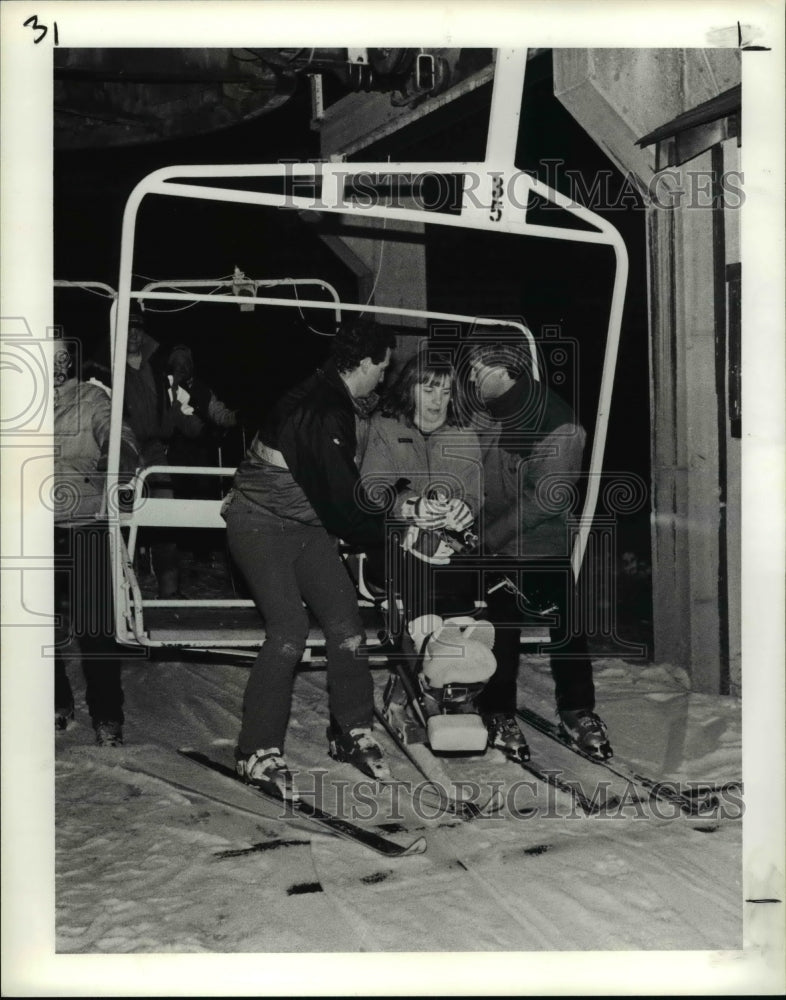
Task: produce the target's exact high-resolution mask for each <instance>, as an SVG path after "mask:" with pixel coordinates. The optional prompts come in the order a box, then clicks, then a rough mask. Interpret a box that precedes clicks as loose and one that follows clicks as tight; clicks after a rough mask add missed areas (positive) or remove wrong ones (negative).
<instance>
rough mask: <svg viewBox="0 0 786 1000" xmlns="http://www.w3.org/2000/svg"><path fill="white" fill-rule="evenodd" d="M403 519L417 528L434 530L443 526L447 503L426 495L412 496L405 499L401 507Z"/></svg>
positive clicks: (446, 513)
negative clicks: (430, 498)
mask: <svg viewBox="0 0 786 1000" xmlns="http://www.w3.org/2000/svg"><path fill="white" fill-rule="evenodd" d="M401 515H402V517H403V518H404V520H405V521H411V522H412V523H413V524H414V525H416V526H417V527H418V528H424V529H425V530H426V531H434V530H436V529H437V528H444V527H445V523H446V521H447V518H448V504H447V502H446V501H445V500H429V499H428V498H427V497H413V498H412V499H411V500H405V501H404V503H403V505H402V507H401Z"/></svg>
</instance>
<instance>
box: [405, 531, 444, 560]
mask: <svg viewBox="0 0 786 1000" xmlns="http://www.w3.org/2000/svg"><path fill="white" fill-rule="evenodd" d="M401 548H402V549H403V550H404V551H405V552H409V553H410V555H413V556H414V557H415V558H416V559H420V560H422V561H423V562H427V563H432V564H433V565H435V566H447V565H448V563H449V562H450V557H451V556H452V555H453V549H452V548H451V546H450V545H449V544H448V542H447V541H446V540H445V539H444V538H443V537H442V533H441V532H439V531H422V530H421V529H420V528H418V527H417V525H414V524H411V525H410V526H409V527H408V528H407V530H406V532H405V533H404V538H403V540H402V542H401Z"/></svg>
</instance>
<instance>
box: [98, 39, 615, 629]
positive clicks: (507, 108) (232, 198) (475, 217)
mask: <svg viewBox="0 0 786 1000" xmlns="http://www.w3.org/2000/svg"><path fill="white" fill-rule="evenodd" d="M526 56H527V53H526V50H525V49H499V50H497V53H496V61H495V69H494V82H493V89H492V98H491V112H490V118H489V129H488V139H487V144H486V157H485V159H484V160H483V161H480V162H449V161H447V162H444V161H438V162H431V163H424V162H415V163H406V162H398V163H389V162H387V163H373V162H372V163H344V162H328V163H295V164H292V163H287V164H281V163H275V164H265V163H263V164H230V165H226V164H216V165H199V166H193V165H187V166H172V167H165V168H162V169H160V170H156V171H154V172H153V173H151V174H148V175H147V177H145V178H143V179H142V180H141V181H140V182H139V184H137V186H136V187H135V188H134V190H133V191H132V192H131V195H130V196H129V198H128V201H127V203H126V207H125V212H124V215H123V226H122V236H121V248H120V272H119V282H118V299H117V325H116V337H115V350H116V353H117V356H116V357H115V358H114V359H113V367H114V379H113V381H114V391H113V393H112V408H113V412H112V427H111V433H110V445H109V458H108V470H109V477H108V487H109V488H110V489H111V488H112V485H113V478H114V479H116V477H117V475H118V470H119V459H120V440H121V439H120V430H121V419H122V401H123V391H124V387H125V368H126V354H127V336H128V318H129V310H130V304H131V300H132V299H140V298H145V299H154V300H155V299H160V300H173V299H180V300H182V298H183V296H184V294H188V293H182V292H180V293H176V292H162V291H151V290H148V291H133V290H132V287H131V286H132V277H133V257H134V241H135V236H136V224H137V215H138V212H139V208H140V205H141V203H142V201H143V199H144V198H145V197H146V196H147V195H150V194H157V195H163V196H168V197H175V198H190V199H198V200H206V201H224V202H228V203H232V204H245V205H256V206H261V207H272V208H279V209H285V210H287V209H288V210H295V211H298V210H309V209H310V210H313V209H314V208H315V205H314V195H313V193H310V194H309V195H307V196H303V195H299V194H296V193H287V192H284V193H272V194H271V193H263V192H257V191H245V190H242V189H235V188H231V187H212V186H209V185H207V184H205V185H200V184H197V183H193V181H197V180H200V179H203V180H208V179H210V180H216V179H220V178H226V179H227V180H228V181H229V180H230V179H232V178H241V177H245V178H264V177H270V178H273V177H281V178H289V179H291V180H292V181H293V182H295V181H300V182H301V184H302V185H303V187H304V188H305V187H307V186H308V189H309V191H311V192H313V189H314V185H315V184H316V183H317V182H319V183H320V184H321V192H320V196H319V206H318V208H319V211H320V212H321V213H335V214H337V215H341V216H345V217H346V216H352V215H356V216H362V217H363V218H365V219H369V218H377V219H380V220H383V221H384V220H387V221H389V222H396V221H404V222H418V223H426V224H429V225H444V226H453V227H457V228H460V229H477V230H482V231H485V232H498V233H509V234H512V235H520V236H539V237H542V238H544V239H558V240H567V241H570V242H574V243H591V244H599V245H601V246H608V247H611V248H612V249H613V251H614V257H615V271H614V284H613V289H612V297H611V308H610V311H609V324H608V333H607V337H606V348H605V353H604V362H603V373H602V377H601V385H600V393H599V399H598V412H597V417H596V421H595V430H594V434H593V440H592V451H591V455H590V463H589V476H588V485H587V491H586V495H585V501H584V506H583V509H582V512H581V515H580V518H579V530H578V532H577V535H576V539H575V543H574V547H573V552H572V568H573V572H574V574H575V575H576V576H577V575H578V572H579V570H580V568H581V564H582V561H583V558H584V552H585V549H586V545H587V538H588V536H589V531H590V528H591V526H592V520H593V517H594V512H595V507H596V505H597V499H598V491H599V485H600V472H601V469H602V465H603V454H604V451H605V445H606V435H607V428H608V415H609V408H610V403H611V394H612V387H613V381H614V372H615V368H616V362H617V352H618V347H619V339H620V331H621V325H622V310H623V304H624V299H625V290H626V286H627V280H628V254H627V250H626V247H625V243H624V240H623V239H622V236H621V234H620V233H619V232H618V230H617V229H615V227H614V226H612V225H611V224H610V223H609V222H607V221H606V220H605V219H603V218H602V217H600V216H598V215H596V214H595V213H594V212H592V211H591V210H590V209H587V208H585V207H583V206H581V205H577V204H575V203H574V202H573V201H571V200H570V199H569V198H567V197H566V196H564V195H562V194H561V193H560V192H558V191H555V190H553V189H552V188H549V187H547V186H546V185H544V184H542V183H541V182H540V181H538V180H537V179H536V178H535V177H532V176H530V175H526V174H524V173H522V172H521V171H520V170H518V169H517V168H516V166H515V147H516V141H517V136H518V126H519V119H520V116H521V102H522V95H523V92H524V74H525V68H526V62H527V59H526ZM376 174H380V175H383V176H384V177H385V178H392V177H395V176H396V175H399V176H401V178H402V179H411V178H412V177H413V176H421V177H422V176H424V175H462V204H461V210H460V212H459V213H458V214H454V213H449V212H443V211H431V210H426V209H418V208H409V207H395V206H390V205H384V204H377V203H373V202H372V203H371V204H358V203H357V202H354V201H353V200H352V198H351V197H350V196H347V195H346V194H345V192H346V191H347V189H348V185H349V184H350V183H351V181H352V180H353V179H354V178H363V179H365V180H366V182H367V181H368V178H369V177H371V176H373V175H376ZM467 178H474V179H476V180H477V182H478V183H477V185H475V186H469V185H468V184H467ZM179 181H181V182H182V181H185V182H186V183H180V182H179ZM512 183H516V184H517V185H518V186H519V187H518V197H517V198H516V201H515V204H513V203H512V200H511V198H510V185H511V184H512ZM522 191H523V197H522ZM530 194H533V195H537V196H539V197H541V198H543V199H545V200H546V201H548V202H550V203H552V204H554V205H557V206H558V207H560V208H562V209H564V210H565V211H567V212H569V213H570V214H572V215H573V216H575V217H576V218H577V219H578V220H579V221H580V222H581V223H583V224H585V225H588V226H590V227H592V228H590V229H572V228H566V227H558V226H543V225H537V224H532V223H529V222H528V221H527V201H528V196H529V195H530ZM178 284H179V285H182V282H178ZM189 298H191V299H192V300H193V301H210V302H229V303H232V304H235V305H237V302H238V299H237V297H236V296H234V295H226V296H224V295H197V294H196V293H193V294H189ZM243 299H244V301H245V302H248V303H251V302H254V303H258V304H260V305H274V306H287V305H291V306H295V307H300V308H302V307H308V308H312V307H313V308H317V309H319V308H333V306H331V305H329V304H327V303H324V302H317V301H303V300H300V301H297V302H295V301H290V300H285V299H274V298H270V297H267V298H265V297H260V296H244V297H243ZM340 308H341V310H342V312H343V311H346V312H367V313H375V314H384V315H398V316H411V317H416V318H426V319H429V318H431V319H448V320H457V321H463V322H467V321H469V322H475V323H477V322H478V318H477V317H466V316H458V315H455V314H447V313H435V312H428V311H425V310H415V309H397V308H392V307H383V306H371V305H358V304H351V303H343V302H342V303H340ZM485 322H487V323H490V324H493V323H494V322H495V321H493V320H486V321H485ZM497 322H499V323H500V325H502V321H497ZM504 325H505V326H507V327H508V328H509V327H510V323H505V324H504ZM521 329H522V332H524V333H525V335H526V334H527V333H528V331H524V328H523V327H522V328H521ZM533 349H534V348H533ZM122 523H123V517H122V515H121V516H120V518H119V519H115V520H114V523H113V525H112V528H111V530H110V539H111V543H112V549H113V560H112V562H113V586H114V602H115V612H116V622H117V626H116V627H117V637H118V640H119V641H121V642H130V643H133V644H137V643H138V641H139V637H138V636H136V637H134V635H133V634H132V633H130V632H128V630H127V628H126V626H125V608H124V607H123V603H122V595H123V588H124V587H125V586H127V584H126V583H125V582H124V578H123V566H122V565H121V559H120V558H117V557H115V555H114V553H116V554H118V555H119V554H120V553H121V552H122V539H121V537H120V527H121V525H122ZM135 596H139V595H135ZM228 645H231V642H230V643H228Z"/></svg>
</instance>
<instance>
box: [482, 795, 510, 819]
mask: <svg viewBox="0 0 786 1000" xmlns="http://www.w3.org/2000/svg"><path fill="white" fill-rule="evenodd" d="M504 805H505V796H504V795H503V794H502V792H501V791H499V789H497V790H496V791H494V792H493V793H492V795H491V798H490V799H489V800H488V802H487V803H486V804H485V805H484V806H482V807H481V810H480V815H481V816H493V815H494V814H495V813H498V812H499V811H500V810H501V809H502V807H503V806H504Z"/></svg>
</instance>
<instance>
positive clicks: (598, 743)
mask: <svg viewBox="0 0 786 1000" xmlns="http://www.w3.org/2000/svg"><path fill="white" fill-rule="evenodd" d="M559 718H560V729H561V730H562V732H563V733H564V734H565V735H566V736H567V737H568V739H570V740H571V741H572V742H573V743H574V745H575V746H576V748H577V749H578V750H580V751H581V752H582V753H585V754H588V755H589V756H590V757H597V758H598V760H609V758H610V757H613V756H614V751H613V750H612V749H611V744H610V743H609V740H608V736H607V735H606V723H605V722H604V721H603V719H601V718H600V716H598V715H596V714H595V713H594V712H592V711H590V710H589V709H588V708H578V709H575V710H574V711H562V712H559Z"/></svg>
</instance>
